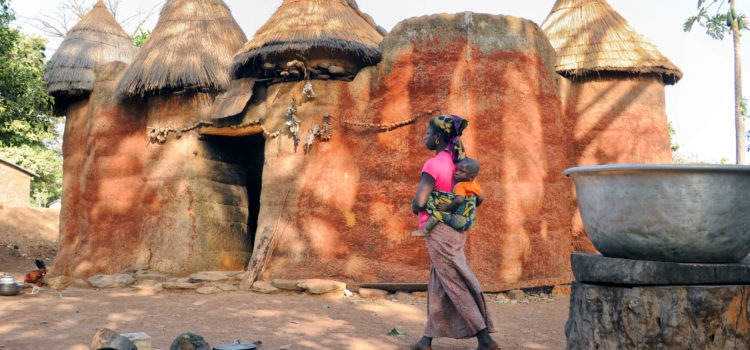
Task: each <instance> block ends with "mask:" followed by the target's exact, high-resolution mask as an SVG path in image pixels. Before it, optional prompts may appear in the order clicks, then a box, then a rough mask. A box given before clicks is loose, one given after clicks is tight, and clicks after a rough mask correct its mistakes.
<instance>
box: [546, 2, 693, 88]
mask: <svg viewBox="0 0 750 350" xmlns="http://www.w3.org/2000/svg"><path fill="white" fill-rule="evenodd" d="M542 30H544V32H545V33H546V34H547V37H548V38H549V40H550V42H551V43H552V46H553V47H554V48H555V50H556V51H557V63H556V70H557V72H558V73H560V74H563V75H568V76H585V75H590V74H596V73H601V72H626V73H633V74H653V73H655V74H660V75H661V76H662V78H663V80H664V82H665V83H667V84H674V83H676V82H677V81H678V80H680V79H681V78H682V71H680V69H679V68H677V66H675V65H674V64H672V62H670V61H669V59H667V58H666V57H664V55H662V53H661V52H659V50H658V49H657V48H656V46H654V45H653V44H652V43H650V42H648V40H646V38H645V37H643V35H641V34H639V33H638V32H636V30H635V29H633V28H632V27H631V26H630V25H629V24H628V22H627V21H626V20H625V19H624V18H623V17H622V16H621V15H620V14H619V13H617V12H616V11H615V10H614V9H613V8H612V7H611V6H610V5H609V4H608V3H607V2H606V0H557V2H556V3H555V6H554V7H553V8H552V12H551V13H550V14H549V16H548V17H547V19H546V20H545V21H544V23H543V24H542Z"/></svg>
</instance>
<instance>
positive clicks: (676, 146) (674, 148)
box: [667, 122, 680, 154]
mask: <svg viewBox="0 0 750 350" xmlns="http://www.w3.org/2000/svg"><path fill="white" fill-rule="evenodd" d="M667 127H668V128H669V143H670V144H672V154H674V152H677V150H679V149H680V145H679V144H677V143H675V142H674V136H675V135H677V132H676V131H675V130H674V127H673V126H672V122H669V123H668V124H667Z"/></svg>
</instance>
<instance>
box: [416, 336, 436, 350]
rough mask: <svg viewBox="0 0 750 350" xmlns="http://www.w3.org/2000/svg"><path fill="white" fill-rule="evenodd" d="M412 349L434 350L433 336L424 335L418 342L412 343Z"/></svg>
mask: <svg viewBox="0 0 750 350" xmlns="http://www.w3.org/2000/svg"><path fill="white" fill-rule="evenodd" d="M411 350H432V338H427V337H422V339H419V341H418V342H417V343H416V344H412V345H411Z"/></svg>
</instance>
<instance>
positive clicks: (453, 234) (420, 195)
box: [411, 115, 498, 350]
mask: <svg viewBox="0 0 750 350" xmlns="http://www.w3.org/2000/svg"><path fill="white" fill-rule="evenodd" d="M466 125H467V122H466V120H464V119H462V118H460V117H458V116H455V115H442V116H439V117H435V118H433V119H432V120H430V124H429V127H428V128H427V134H426V135H425V140H424V141H425V146H426V147H427V149H429V150H433V151H435V157H433V158H430V159H429V160H427V162H425V164H424V167H423V168H422V180H421V182H420V183H419V188H418V189H417V194H416V195H415V196H414V200H413V201H412V211H413V212H414V213H415V214H417V215H418V217H419V227H420V228H422V227H423V226H424V225H425V223H426V222H427V220H428V219H429V214H427V212H425V211H424V207H425V205H426V204H427V200H428V198H429V196H430V193H431V192H432V191H433V190H436V191H443V192H451V191H452V190H453V185H454V184H453V173H454V170H455V163H456V162H458V161H460V160H461V159H464V158H466V152H465V151H464V148H463V144H462V143H461V139H460V137H461V134H462V133H463V130H464V129H465V128H466ZM425 242H426V244H427V250H428V251H429V253H430V281H429V283H428V287H427V292H428V296H427V325H426V326H425V332H424V336H423V337H422V339H420V340H419V342H417V343H416V344H414V345H412V346H411V348H412V349H416V350H431V349H432V338H439V337H447V338H454V339H463V338H471V337H476V338H477V341H478V343H479V346H478V348H477V349H478V350H491V349H498V344H497V343H496V342H495V341H494V340H493V339H492V338H491V337H490V332H494V328H493V325H492V320H491V319H490V317H489V313H488V311H487V304H486V302H485V300H484V294H482V287H481V286H480V285H479V281H478V280H477V278H476V277H475V276H474V273H473V272H472V271H471V269H470V268H469V266H468V265H467V264H466V256H465V255H464V243H465V242H466V234H465V233H464V232H458V231H456V230H454V229H452V228H451V227H450V226H448V225H446V224H443V223H440V224H438V225H437V226H435V228H434V229H432V231H431V233H430V235H428V236H427V237H425Z"/></svg>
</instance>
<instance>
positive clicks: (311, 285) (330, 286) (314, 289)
mask: <svg viewBox="0 0 750 350" xmlns="http://www.w3.org/2000/svg"><path fill="white" fill-rule="evenodd" d="M297 286H298V287H300V288H302V289H304V290H306V291H308V292H310V294H326V293H333V292H340V291H342V290H344V289H346V283H344V282H338V281H331V280H322V279H307V280H300V281H299V282H298V283H297Z"/></svg>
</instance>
